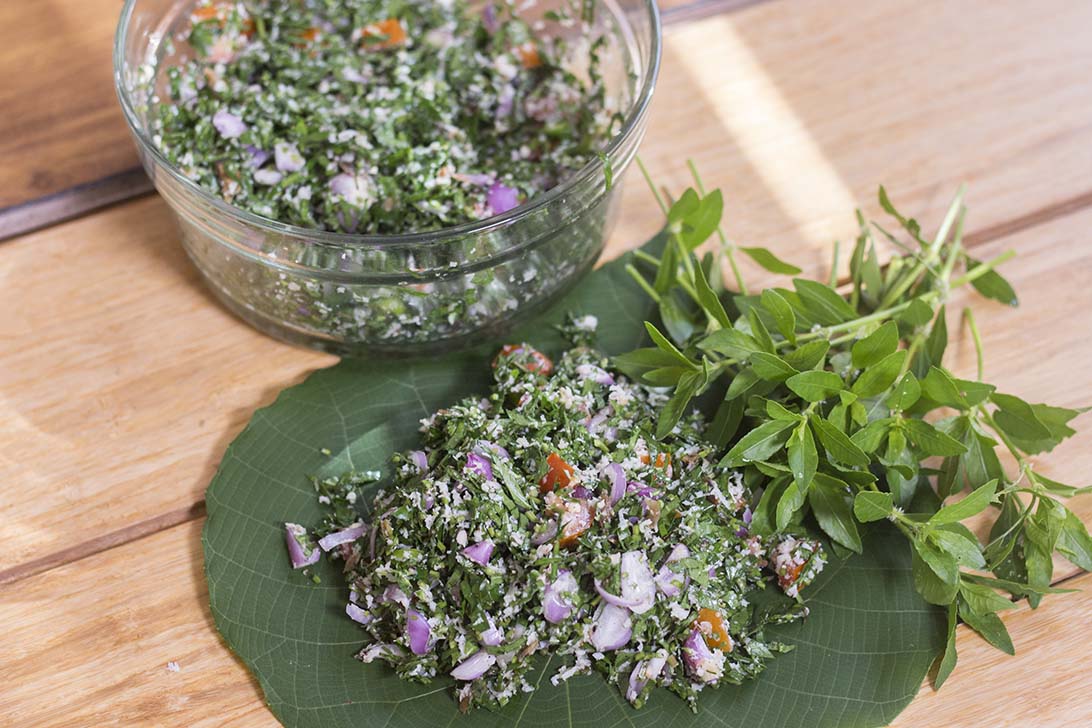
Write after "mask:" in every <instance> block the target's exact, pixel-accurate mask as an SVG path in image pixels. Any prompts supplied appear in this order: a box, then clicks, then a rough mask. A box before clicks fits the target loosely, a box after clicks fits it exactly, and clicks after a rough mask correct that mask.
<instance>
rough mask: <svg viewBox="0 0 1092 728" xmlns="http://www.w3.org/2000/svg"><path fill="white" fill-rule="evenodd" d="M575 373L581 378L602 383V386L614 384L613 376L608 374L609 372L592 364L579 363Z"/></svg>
mask: <svg viewBox="0 0 1092 728" xmlns="http://www.w3.org/2000/svg"><path fill="white" fill-rule="evenodd" d="M576 373H577V374H579V375H580V378H581V379H590V380H592V381H593V382H595V383H596V384H602V385H603V386H604V387H609V386H610V385H612V384H614V377H612V376H611V375H610V372H608V371H606V370H605V369H601V368H600V367H597V366H595V365H594V364H581V365H580V366H578V367H577V368H576Z"/></svg>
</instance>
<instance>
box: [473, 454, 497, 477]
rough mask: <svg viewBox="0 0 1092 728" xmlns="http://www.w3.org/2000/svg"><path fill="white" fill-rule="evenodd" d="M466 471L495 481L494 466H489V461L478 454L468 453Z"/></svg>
mask: <svg viewBox="0 0 1092 728" xmlns="http://www.w3.org/2000/svg"><path fill="white" fill-rule="evenodd" d="M466 470H469V471H470V472H472V473H477V474H478V475H480V476H482V477H483V478H485V479H486V480H492V479H493V466H492V465H490V464H489V461H488V460H486V459H485V458H484V457H482V456H481V455H479V454H478V453H476V452H472V453H468V454H467V456H466Z"/></svg>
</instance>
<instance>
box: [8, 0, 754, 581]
mask: <svg viewBox="0 0 1092 728" xmlns="http://www.w3.org/2000/svg"><path fill="white" fill-rule="evenodd" d="M773 1H774V0H691V1H690V2H683V3H681V4H678V5H676V4H675V3H674V2H670V1H669V2H661V5H662V6H664V7H663V8H662V9H661V11H660V15H661V19H662V22H663V24H664V25H665V26H666V25H675V24H678V23H684V22H689V21H695V20H701V19H702V18H708V17H710V16H713V15H720V14H725V13H732V12H736V11H739V10H743V9H744V8H748V7H751V6H753V5H760V4H763V3H768V2H773ZM152 190H153V186H152V182H151V180H150V179H148V176H147V175H146V174H145V173H144V170H143V168H141V167H133V168H131V169H127V170H125V171H122V172H118V173H117V174H113V175H110V176H108V177H103V178H101V179H96V180H91V181H89V182H84V183H82V184H78V185H76V186H74V187H69V188H67V189H63V190H60V191H58V192H54V193H52V194H49V195H46V196H44V197H39V198H37V199H32V200H27V201H26V202H21V203H19V204H17V205H12V206H11V207H6V208H3V209H0V242H3V241H5V240H9V239H11V238H14V237H17V236H19V235H23V234H25V233H29V232H34V231H35V230H41V229H43V228H46V227H49V226H51V225H56V224H58V223H62V222H67V221H69V220H74V219H76V218H78V217H82V216H84V215H88V214H90V213H93V212H96V211H98V210H100V209H102V208H104V207H107V206H108V205H111V204H115V203H118V202H124V201H126V200H131V199H135V198H137V197H140V196H141V195H145V194H148V193H149V192H151V191H152ZM2 576H3V575H2V574H0V583H3V578H2Z"/></svg>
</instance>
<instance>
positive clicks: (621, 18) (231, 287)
mask: <svg viewBox="0 0 1092 728" xmlns="http://www.w3.org/2000/svg"><path fill="white" fill-rule="evenodd" d="M594 1H595V3H596V6H597V12H596V22H595V23H594V24H593V26H591V27H584V28H580V27H579V26H577V27H575V28H569V29H566V28H564V27H562V26H560V25H558V24H556V23H551V22H550V21H546V26H547V31H546V32H550V28H551V26H552V27H553V31H554V32H557V33H569V34H571V33H574V32H575V33H584V34H585V36H587V37H593V36H594V35H599V34H601V35H603V36H604V37H605V39H606V49H605V51H604V52H603V55H602V59H603V60H602V63H603V66H602V72H603V75H604V77H605V79H606V84H607V86H606V87H607V91H608V96H609V97H610V98H611V99H612V100H613V103H614V104H615V105H616V108H617V109H619V110H620V112H621V114H622V117H623V121H622V123H621V125H620V127H619V131H618V132H617V134H616V135H615V136H614V137H613V138H612V139H611V140H610V142H609V144H608V145H607V147H606V149H604V150H603V153H602V155H601V156H600V157H598V158H596V159H593V160H592V161H590V162H589V163H588V164H586V165H585V166H584V167H583V168H582V169H580V170H579V171H578V172H576V173H575V174H574V175H572V176H571V177H569V178H568V179H567V180H565V181H563V182H562V183H561V184H560V185H558V186H557V187H554V188H553V189H551V190H549V191H547V192H545V193H542V194H540V195H537V196H535V197H533V198H531V199H530V200H528V201H527V202H525V203H524V204H522V205H520V206H519V207H516V208H514V209H512V210H509V211H508V212H506V213H504V214H501V215H497V216H495V217H491V218H488V219H485V220H481V221H477V222H473V223H468V224H464V225H458V226H454V227H449V228H445V229H441V230H437V231H431V232H420V233H407V234H402V235H354V234H347V233H333V232H326V231H321V230H311V229H307V228H301V227H296V226H292V225H286V224H283V223H280V222H277V221H276V220H271V219H268V218H264V217H261V216H258V215H255V214H253V213H250V212H247V211H245V210H242V209H240V208H237V207H234V206H232V205H230V204H228V203H227V202H225V201H224V200H223V199H221V198H220V197H218V196H216V195H213V194H210V193H209V192H208V191H206V190H205V189H204V188H202V187H199V186H198V185H197V184H196V183H194V182H193V181H191V180H190V179H189V178H187V177H186V176H184V175H183V174H182V172H181V171H180V170H179V169H178V168H177V167H175V166H174V165H173V164H171V163H170V162H169V161H168V160H167V159H166V158H165V157H164V156H163V155H162V154H161V153H160V151H159V149H158V148H157V147H156V145H155V143H154V142H153V140H152V137H151V135H150V132H149V122H150V120H151V118H152V112H153V111H154V108H155V104H156V103H158V101H159V99H160V98H166V96H167V94H166V85H165V84H166V81H165V76H166V74H165V69H166V68H167V67H168V66H169V65H171V63H172V61H173V60H174V59H175V58H177V57H178V55H179V54H180V53H184V52H185V49H183V48H179V43H178V41H177V40H174V41H173V42H168V41H171V40H172V38H173V36H175V35H176V34H177V32H178V29H179V28H181V27H183V26H182V24H183V23H185V21H186V20H187V18H188V17H189V15H190V12H191V9H192V8H193V6H194V4H195V3H194V2H193V1H192V0H183V1H181V2H179V0H126V2H125V5H124V7H123V9H122V12H121V19H120V21H119V24H118V30H117V36H116V38H115V46H114V80H115V84H116V87H117V92H118V97H119V99H120V101H121V106H122V109H123V111H124V114H125V118H126V120H127V121H128V124H129V129H130V131H131V132H132V134H133V138H134V139H135V141H136V146H137V150H138V152H139V154H140V158H141V161H142V163H143V165H144V168H145V170H146V171H147V173H148V175H149V177H151V179H152V181H153V183H154V184H155V187H156V189H157V190H158V191H159V193H160V194H161V195H162V196H163V199H165V200H166V201H167V204H168V205H169V206H170V208H171V210H172V211H173V213H174V216H175V217H176V218H177V220H178V224H179V227H180V229H181V233H182V236H181V237H182V243H183V245H184V247H185V249H186V251H187V253H188V254H189V256H190V258H191V259H192V260H193V262H194V264H195V265H196V266H197V268H198V269H199V270H200V271H201V274H202V275H203V277H204V279H205V281H206V283H207V284H208V285H209V287H210V288H211V289H212V291H213V292H214V293H215V295H216V296H217V297H218V298H219V299H220V300H221V301H222V302H223V303H224V304H225V305H226V306H227V307H228V308H229V309H231V310H232V311H234V312H235V313H236V314H238V315H239V316H240V317H242V318H243V319H244V320H246V321H247V322H249V323H250V324H251V325H253V326H255V327H256V328H258V329H260V330H261V331H264V332H266V333H268V334H271V335H273V336H275V337H277V338H279V339H283V340H286V341H291V342H294V343H299V344H304V345H307V346H312V347H315V348H320V349H324V350H327V351H331V352H334V353H337V354H342V355H350V356H352V355H364V354H414V353H422V352H428V351H442V350H449V349H456V348H460V347H464V346H468V345H471V344H473V343H475V342H477V341H480V340H481V339H483V338H486V337H491V336H494V335H499V334H501V333H503V332H504V331H505V330H507V329H508V328H510V327H511V326H512V325H514V324H515V323H517V322H518V321H520V320H522V319H524V318H526V317H528V316H530V315H532V314H534V313H535V312H537V311H540V310H542V309H543V308H544V307H546V306H547V305H548V304H549V303H551V302H552V301H553V300H555V299H556V298H558V297H559V296H560V295H561V294H563V293H564V292H565V291H566V290H567V289H568V288H569V286H571V285H572V284H573V283H574V282H575V281H576V280H577V279H578V278H579V277H580V276H581V275H582V274H584V273H585V272H587V271H588V270H589V269H590V268H591V267H592V265H593V264H594V263H595V260H596V259H597V258H598V256H599V254H600V252H601V251H602V248H603V244H604V242H605V240H606V238H607V236H608V235H609V233H610V231H611V229H612V227H613V224H614V221H615V218H616V215H617V207H618V203H619V201H620V189H619V187H620V182H621V179H622V174H623V172H624V171H625V170H626V168H627V167H628V166H629V164H630V162H631V161H632V159H633V157H634V155H635V154H636V151H637V146H638V144H639V143H640V141H641V138H642V136H643V135H644V130H645V123H646V116H647V112H648V105H649V101H650V99H651V97H652V90H653V87H654V85H655V81H656V75H657V72H658V70H659V63H660V39H661V31H660V17H659V11H658V10H657V7H656V4H655V2H654V0H594ZM560 5H561V0H539V1H538V2H537V3H525V4H522V7H523V8H524V9H523V10H521V17H524V18H525V19H526V20H529V21H534V20H536V19H541V18H542V16H543V15H545V14H546V13H547V12H548V11H549V10H551V9H554V8H557V7H559V6H560ZM546 17H547V18H548V17H549V16H548V15H547V16H546Z"/></svg>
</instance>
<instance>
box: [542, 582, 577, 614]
mask: <svg viewBox="0 0 1092 728" xmlns="http://www.w3.org/2000/svg"><path fill="white" fill-rule="evenodd" d="M577 589H579V586H578V585H577V583H576V579H575V578H574V577H573V575H572V573H571V572H569V571H567V570H565V569H562V570H561V571H559V572H558V574H557V579H555V580H554V581H553V583H551V584H547V585H546V590H545V591H544V592H543V595H542V615H543V616H544V617H545V618H546V621H547V622H549V623H550V624H557V623H558V622H563V621H564V620H566V619H568V618H569V615H570V614H572V611H573V602H572V595H573V594H575V593H576V591H577Z"/></svg>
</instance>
